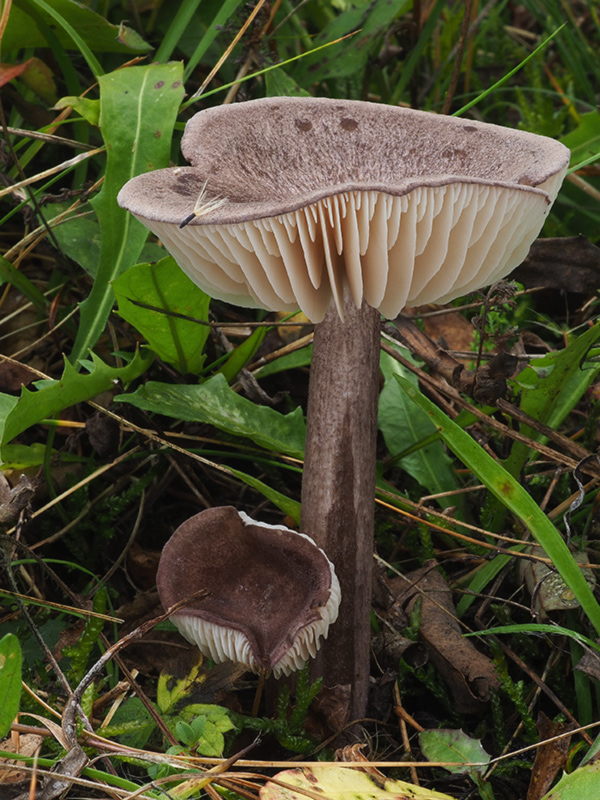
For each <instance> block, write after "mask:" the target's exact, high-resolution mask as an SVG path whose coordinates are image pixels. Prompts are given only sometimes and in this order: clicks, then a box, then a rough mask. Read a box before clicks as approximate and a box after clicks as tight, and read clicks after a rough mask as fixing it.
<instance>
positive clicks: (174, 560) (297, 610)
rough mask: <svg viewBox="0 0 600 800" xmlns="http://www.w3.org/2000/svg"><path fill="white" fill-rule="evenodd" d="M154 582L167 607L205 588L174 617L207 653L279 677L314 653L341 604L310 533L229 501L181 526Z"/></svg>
mask: <svg viewBox="0 0 600 800" xmlns="http://www.w3.org/2000/svg"><path fill="white" fill-rule="evenodd" d="M156 583H157V586H158V592H159V595H160V599H161V602H162V604H163V606H164V607H165V608H166V609H168V608H170V607H171V606H173V605H174V604H175V603H178V602H180V601H181V600H184V599H185V598H186V597H187V596H190V595H192V594H194V593H196V592H197V591H199V590H201V589H205V590H206V596H205V597H202V598H201V599H197V600H194V601H192V602H191V603H190V604H189V605H186V606H184V607H183V608H182V609H181V610H180V611H177V612H176V613H175V614H173V616H172V617H171V619H172V621H173V623H174V624H175V625H176V626H177V628H178V629H179V631H180V632H181V633H182V635H183V636H184V637H185V638H186V639H187V640H188V641H189V642H191V643H192V644H195V645H197V647H198V648H199V649H200V650H201V652H202V653H204V655H207V656H210V658H212V659H214V660H215V661H216V662H217V663H221V662H223V661H235V662H237V663H239V664H243V665H244V666H246V667H247V668H248V669H249V670H252V672H256V673H261V672H271V671H272V672H273V674H274V676H275V677H276V678H278V677H280V676H281V675H289V674H290V673H291V672H293V671H294V670H297V669H301V668H302V667H303V666H304V664H305V663H306V662H307V661H308V659H309V658H311V657H314V656H315V655H316V653H317V650H318V649H319V645H320V639H321V638H322V637H325V638H326V637H327V631H328V628H329V626H330V625H331V624H332V623H333V622H335V620H336V618H337V614H338V608H339V604H340V586H339V582H338V579H337V577H336V574H335V570H334V568H333V565H332V563H331V562H330V561H329V559H328V558H327V556H326V555H325V554H324V553H323V551H322V550H320V549H319V548H318V547H317V546H316V545H315V543H314V542H313V540H312V539H311V538H310V537H309V536H306V535H305V534H303V533H296V532H295V531H292V530H290V529H289V528H285V527H283V526H278V525H267V524H265V523H263V522H257V521H255V520H252V519H250V517H248V516H247V515H246V514H244V513H243V512H242V511H240V512H238V511H236V509H235V508H233V507H231V506H224V507H219V508H211V509H208V510H206V511H201V512H200V513H199V514H196V515H195V516H193V517H191V518H190V519H188V520H186V521H185V522H184V523H183V524H182V525H180V526H179V527H178V528H177V530H176V531H175V533H174V534H173V535H172V537H171V538H170V539H169V541H168V542H167V544H166V545H165V547H164V549H163V552H162V555H161V559H160V564H159V567H158V574H157V578H156Z"/></svg>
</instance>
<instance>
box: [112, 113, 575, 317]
mask: <svg viewBox="0 0 600 800" xmlns="http://www.w3.org/2000/svg"><path fill="white" fill-rule="evenodd" d="M182 152H183V155H184V156H185V158H186V159H187V160H188V161H189V162H190V163H191V164H192V166H191V167H174V168H169V169H163V170H157V171H156V172H150V173H146V174H145V175H140V176H138V177H136V178H133V179H132V180H131V181H129V182H128V183H127V184H126V185H125V186H124V187H123V189H122V190H121V192H120V194H119V198H118V200H119V203H120V204H121V205H122V206H124V207H125V208H128V209H129V210H130V211H131V212H132V213H133V214H134V215H135V216H136V217H137V218H138V219H140V220H141V221H142V222H143V223H144V224H145V225H146V226H147V227H149V228H150V230H152V231H153V232H154V233H155V234H156V235H157V236H159V237H160V238H161V239H162V241H163V242H164V244H165V247H166V248H167V249H168V250H169V252H171V254H172V255H173V256H174V257H175V259H176V260H177V262H178V264H179V266H180V267H181V268H182V269H183V270H184V271H185V272H186V273H187V274H188V275H189V277H190V278H191V279H192V280H193V281H194V282H195V283H197V284H198V285H199V286H201V287H202V288H203V289H204V290H205V291H206V292H208V293H209V294H211V295H212V296H213V297H217V298H219V299H222V300H226V301H229V302H232V303H235V304H237V305H241V306H250V307H261V308H266V309H270V310H295V309H297V308H301V309H302V310H303V311H304V313H305V314H306V315H307V316H308V317H309V319H311V320H313V321H314V322H318V321H320V320H321V319H322V318H323V316H324V314H325V311H326V309H327V307H328V305H329V302H330V300H331V298H332V297H333V298H334V299H335V301H336V304H337V307H338V310H339V312H340V315H341V314H342V304H343V300H342V298H343V293H344V286H345V285H346V284H347V285H348V287H349V288H350V291H351V294H352V298H353V300H354V302H355V304H356V305H357V307H360V305H361V304H362V301H363V300H365V301H366V302H367V303H368V304H369V305H371V306H373V307H374V308H377V309H379V310H380V311H381V313H382V314H383V315H384V316H386V317H395V316H396V315H397V314H398V313H399V312H400V311H401V310H402V308H404V306H405V305H406V304H407V303H411V304H420V303H426V302H430V301H437V302H446V301H448V300H451V299H453V298H454V297H458V296H460V295H461V294H465V293H467V292H469V291H471V290H473V289H476V288H480V287H481V286H485V285H488V284H490V283H493V282H494V281H496V280H499V279H500V278H502V277H504V276H505V275H507V274H508V273H509V272H510V271H511V270H512V269H513V268H514V267H516V266H517V265H518V264H519V263H520V262H521V261H522V260H523V258H524V257H525V255H526V254H527V251H528V249H529V247H530V245H531V243H532V242H533V240H534V239H535V237H536V236H537V234H538V233H539V230H540V228H541V227H542V224H543V222H544V219H545V218H546V216H547V214H548V212H549V210H550V207H551V205H552V202H553V201H554V199H555V197H556V195H557V193H558V190H559V188H560V185H561V183H562V180H563V178H564V175H565V172H566V168H567V165H568V162H569V151H568V149H567V148H566V147H564V145H562V144H560V143H559V142H555V141H554V140H552V139H548V138H547V137H544V136H537V135H535V134H531V133H527V132H525V131H517V130H513V129H509V128H503V127H500V126H497V125H490V124H486V123H482V122H478V121H472V120H466V119H458V118H456V117H447V116H438V115H435V114H430V113H427V112H423V111H414V110H412V109H406V108H397V107H394V106H385V105H380V104H375V103H366V102H361V101H354V100H331V99H327V98H305V97H301V98H297V97H279V98H266V99H263V100H251V101H248V102H245V103H237V104H234V105H227V106H219V107H215V108H210V109H207V110H205V111H200V112H199V113H198V114H196V115H195V116H194V117H192V119H191V120H190V121H189V122H188V124H187V126H186V130H185V134H184V136H183V140H182ZM192 214H193V215H194V216H193V219H192V220H191V221H190V222H189V224H186V225H185V226H184V227H180V226H181V224H182V222H184V220H186V219H187V218H189V216H190V215H192Z"/></svg>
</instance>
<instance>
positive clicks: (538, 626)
mask: <svg viewBox="0 0 600 800" xmlns="http://www.w3.org/2000/svg"><path fill="white" fill-rule="evenodd" d="M502 633H509V634H512V633H531V634H534V635H535V634H539V633H545V634H549V635H554V636H566V637H567V638H569V639H572V640H573V641H574V642H577V643H578V644H582V645H585V646H586V647H589V648H590V649H591V650H596V651H597V652H600V645H598V644H597V643H596V642H595V641H594V640H593V639H590V638H589V637H588V636H584V635H583V634H582V633H579V632H578V631H575V630H573V629H572V628H565V627H564V626H563V625H550V624H548V623H544V622H525V623H519V624H515V625H500V626H498V627H496V628H486V630H484V631H471V633H465V636H488V635H491V636H495V635H496V634H502Z"/></svg>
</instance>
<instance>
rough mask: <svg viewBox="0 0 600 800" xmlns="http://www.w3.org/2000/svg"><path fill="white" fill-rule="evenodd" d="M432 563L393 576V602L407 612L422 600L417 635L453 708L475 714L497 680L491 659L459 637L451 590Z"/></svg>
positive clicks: (497, 686) (459, 631)
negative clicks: (426, 649)
mask: <svg viewBox="0 0 600 800" xmlns="http://www.w3.org/2000/svg"><path fill="white" fill-rule="evenodd" d="M435 567H436V563H435V562H434V561H429V562H428V563H427V564H426V565H425V566H424V567H423V568H422V569H419V570H416V571H415V572H412V573H409V574H408V575H406V576H405V577H404V578H397V579H395V580H394V581H393V582H392V583H393V584H394V587H393V588H394V589H395V590H396V591H397V600H396V603H398V604H400V605H402V606H404V608H405V610H406V611H407V613H409V614H410V612H411V610H412V608H413V607H414V605H415V603H416V602H417V601H418V600H421V601H422V606H421V627H420V630H419V636H420V638H421V639H422V641H423V642H424V643H425V644H426V645H427V648H428V650H429V655H430V658H431V660H432V662H433V663H434V664H435V666H436V668H437V670H438V672H439V673H440V675H441V676H442V678H443V679H444V681H445V682H446V683H447V685H448V687H449V689H450V692H451V694H452V699H453V702H454V708H455V710H456V711H458V712H459V713H461V714H476V713H479V712H481V711H482V710H483V709H484V708H485V707H486V705H487V703H488V701H489V698H490V689H497V688H499V686H500V682H499V680H498V676H497V675H496V672H495V670H494V666H493V664H492V662H491V660H490V659H488V658H487V657H486V656H484V655H483V653H480V652H479V650H477V649H476V648H475V646H474V645H473V643H472V642H471V640H470V639H465V638H464V637H463V635H462V630H461V627H460V625H459V623H458V621H457V619H456V611H455V608H454V603H453V602H452V592H451V591H450V588H449V586H448V584H447V583H446V581H445V580H444V578H443V577H442V576H441V575H440V573H439V572H438V571H437V570H436V569H435ZM407 581H409V582H410V583H408V582H407Z"/></svg>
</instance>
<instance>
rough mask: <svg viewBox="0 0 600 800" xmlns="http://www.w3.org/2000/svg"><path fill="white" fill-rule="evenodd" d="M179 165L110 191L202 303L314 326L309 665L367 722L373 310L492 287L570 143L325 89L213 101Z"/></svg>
mask: <svg viewBox="0 0 600 800" xmlns="http://www.w3.org/2000/svg"><path fill="white" fill-rule="evenodd" d="M182 151H183V154H184V156H185V157H186V158H187V159H188V160H189V161H190V163H191V164H192V166H191V167H176V168H172V169H166V170H159V171H157V172H152V173H147V174H145V175H141V176H138V177H136V178H134V179H133V180H131V181H130V182H129V183H127V184H126V185H125V186H124V187H123V189H122V190H121V193H120V195H119V202H120V204H121V205H122V206H124V207H125V208H128V209H129V210H130V211H131V212H132V213H133V214H134V215H135V216H136V217H137V218H138V219H140V220H141V221H142V222H143V223H144V224H145V225H146V226H147V227H149V228H150V230H152V231H153V232H154V233H156V234H157V236H159V237H160V238H161V239H162V241H163V242H164V244H165V246H166V247H167V249H168V250H169V251H170V252H171V253H172V255H173V256H174V257H175V259H176V260H177V262H178V264H179V265H180V267H181V268H182V269H183V270H184V271H186V272H187V274H188V275H189V276H190V278H191V279H192V280H193V281H195V282H196V283H197V284H198V285H200V286H201V287H202V288H204V289H205V290H206V291H207V292H208V293H209V294H211V295H212V296H213V297H217V298H221V299H223V300H226V301H230V302H233V303H237V304H239V305H242V306H250V307H252V306H257V307H262V308H266V309H271V310H292V309H296V308H298V307H300V308H301V309H302V310H303V311H304V312H305V314H306V315H307V316H308V317H309V318H310V319H311V320H313V321H314V322H318V323H319V324H318V325H317V326H316V328H315V339H314V348H313V357H312V363H311V376H310V388H309V401H308V417H307V421H308V431H307V441H306V452H305V462H304V471H303V483H302V517H301V528H302V529H303V530H310V531H311V535H313V536H314V537H315V541H316V542H317V544H318V545H319V546H320V547H322V548H323V549H324V550H325V552H327V554H328V556H329V557H330V558H331V559H332V561H333V563H334V564H335V566H336V571H337V573H338V576H339V580H340V584H341V587H342V594H343V600H342V605H341V609H340V619H339V621H338V623H337V624H336V626H335V627H334V628H333V630H332V634H331V636H330V637H329V639H328V641H327V644H326V646H325V647H324V648H323V650H322V653H321V654H319V659H321V660H320V662H319V659H317V664H318V669H319V671H320V674H321V675H323V677H324V681H325V685H326V686H329V687H333V686H336V685H337V686H342V687H346V688H348V689H349V690H350V691H348V692H347V695H348V696H350V697H351V700H350V703H349V707H348V709H349V711H348V713H349V714H350V715H352V716H353V717H361V716H364V712H365V710H366V701H367V690H368V680H369V636H370V622H369V609H370V601H371V567H372V553H373V524H374V513H373V499H374V488H375V464H376V461H375V443H376V433H377V427H376V413H377V397H378V366H379V336H380V333H379V329H380V314H383V315H384V316H387V317H394V316H396V315H397V314H398V313H399V312H400V311H401V310H402V308H404V306H405V305H406V304H407V303H412V304H418V303H425V302H430V301H436V302H443V301H448V300H451V299H452V298H454V297H457V296H459V295H461V294H464V293H466V292H469V291H471V290H474V289H477V288H480V287H483V286H486V285H488V284H490V283H493V282H494V281H497V280H500V279H501V278H503V277H504V276H505V275H507V274H508V273H509V272H510V271H511V270H512V269H513V268H514V267H516V266H517V265H518V264H519V263H520V262H521V261H522V260H523V258H524V257H525V255H526V254H527V251H528V249H529V247H530V245H531V243H532V241H533V240H534V239H535V237H536V236H537V234H538V233H539V230H540V228H541V227H542V224H543V222H544V219H545V218H546V216H547V214H548V212H549V210H550V207H551V205H552V203H553V201H554V199H555V198H556V195H557V193H558V190H559V188H560V185H561V183H562V180H563V178H564V175H565V173H566V169H567V165H568V161H569V151H568V150H567V148H565V147H564V146H563V145H561V144H560V143H558V142H555V141H553V140H551V139H548V138H546V137H543V136H536V135H534V134H530V133H527V132H525V131H516V130H512V129H508V128H502V127H499V126H496V125H488V124H485V123H481V122H478V121H473V120H467V119H458V118H456V117H444V116H437V115H435V114H429V113H425V112H421V111H414V110H411V109H405V108H397V107H392V106H384V105H379V104H373V103H363V102H360V101H351V100H333V99H327V98H308V97H306V98H291V97H288V98H267V99H264V100H253V101H249V102H246V103H238V104H233V105H227V106H221V107H216V108H209V109H207V110H205V111H201V112H199V113H198V114H196V115H195V116H194V117H193V118H192V119H191V120H190V121H189V122H188V124H187V126H186V131H185V134H184V137H183V140H182Z"/></svg>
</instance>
